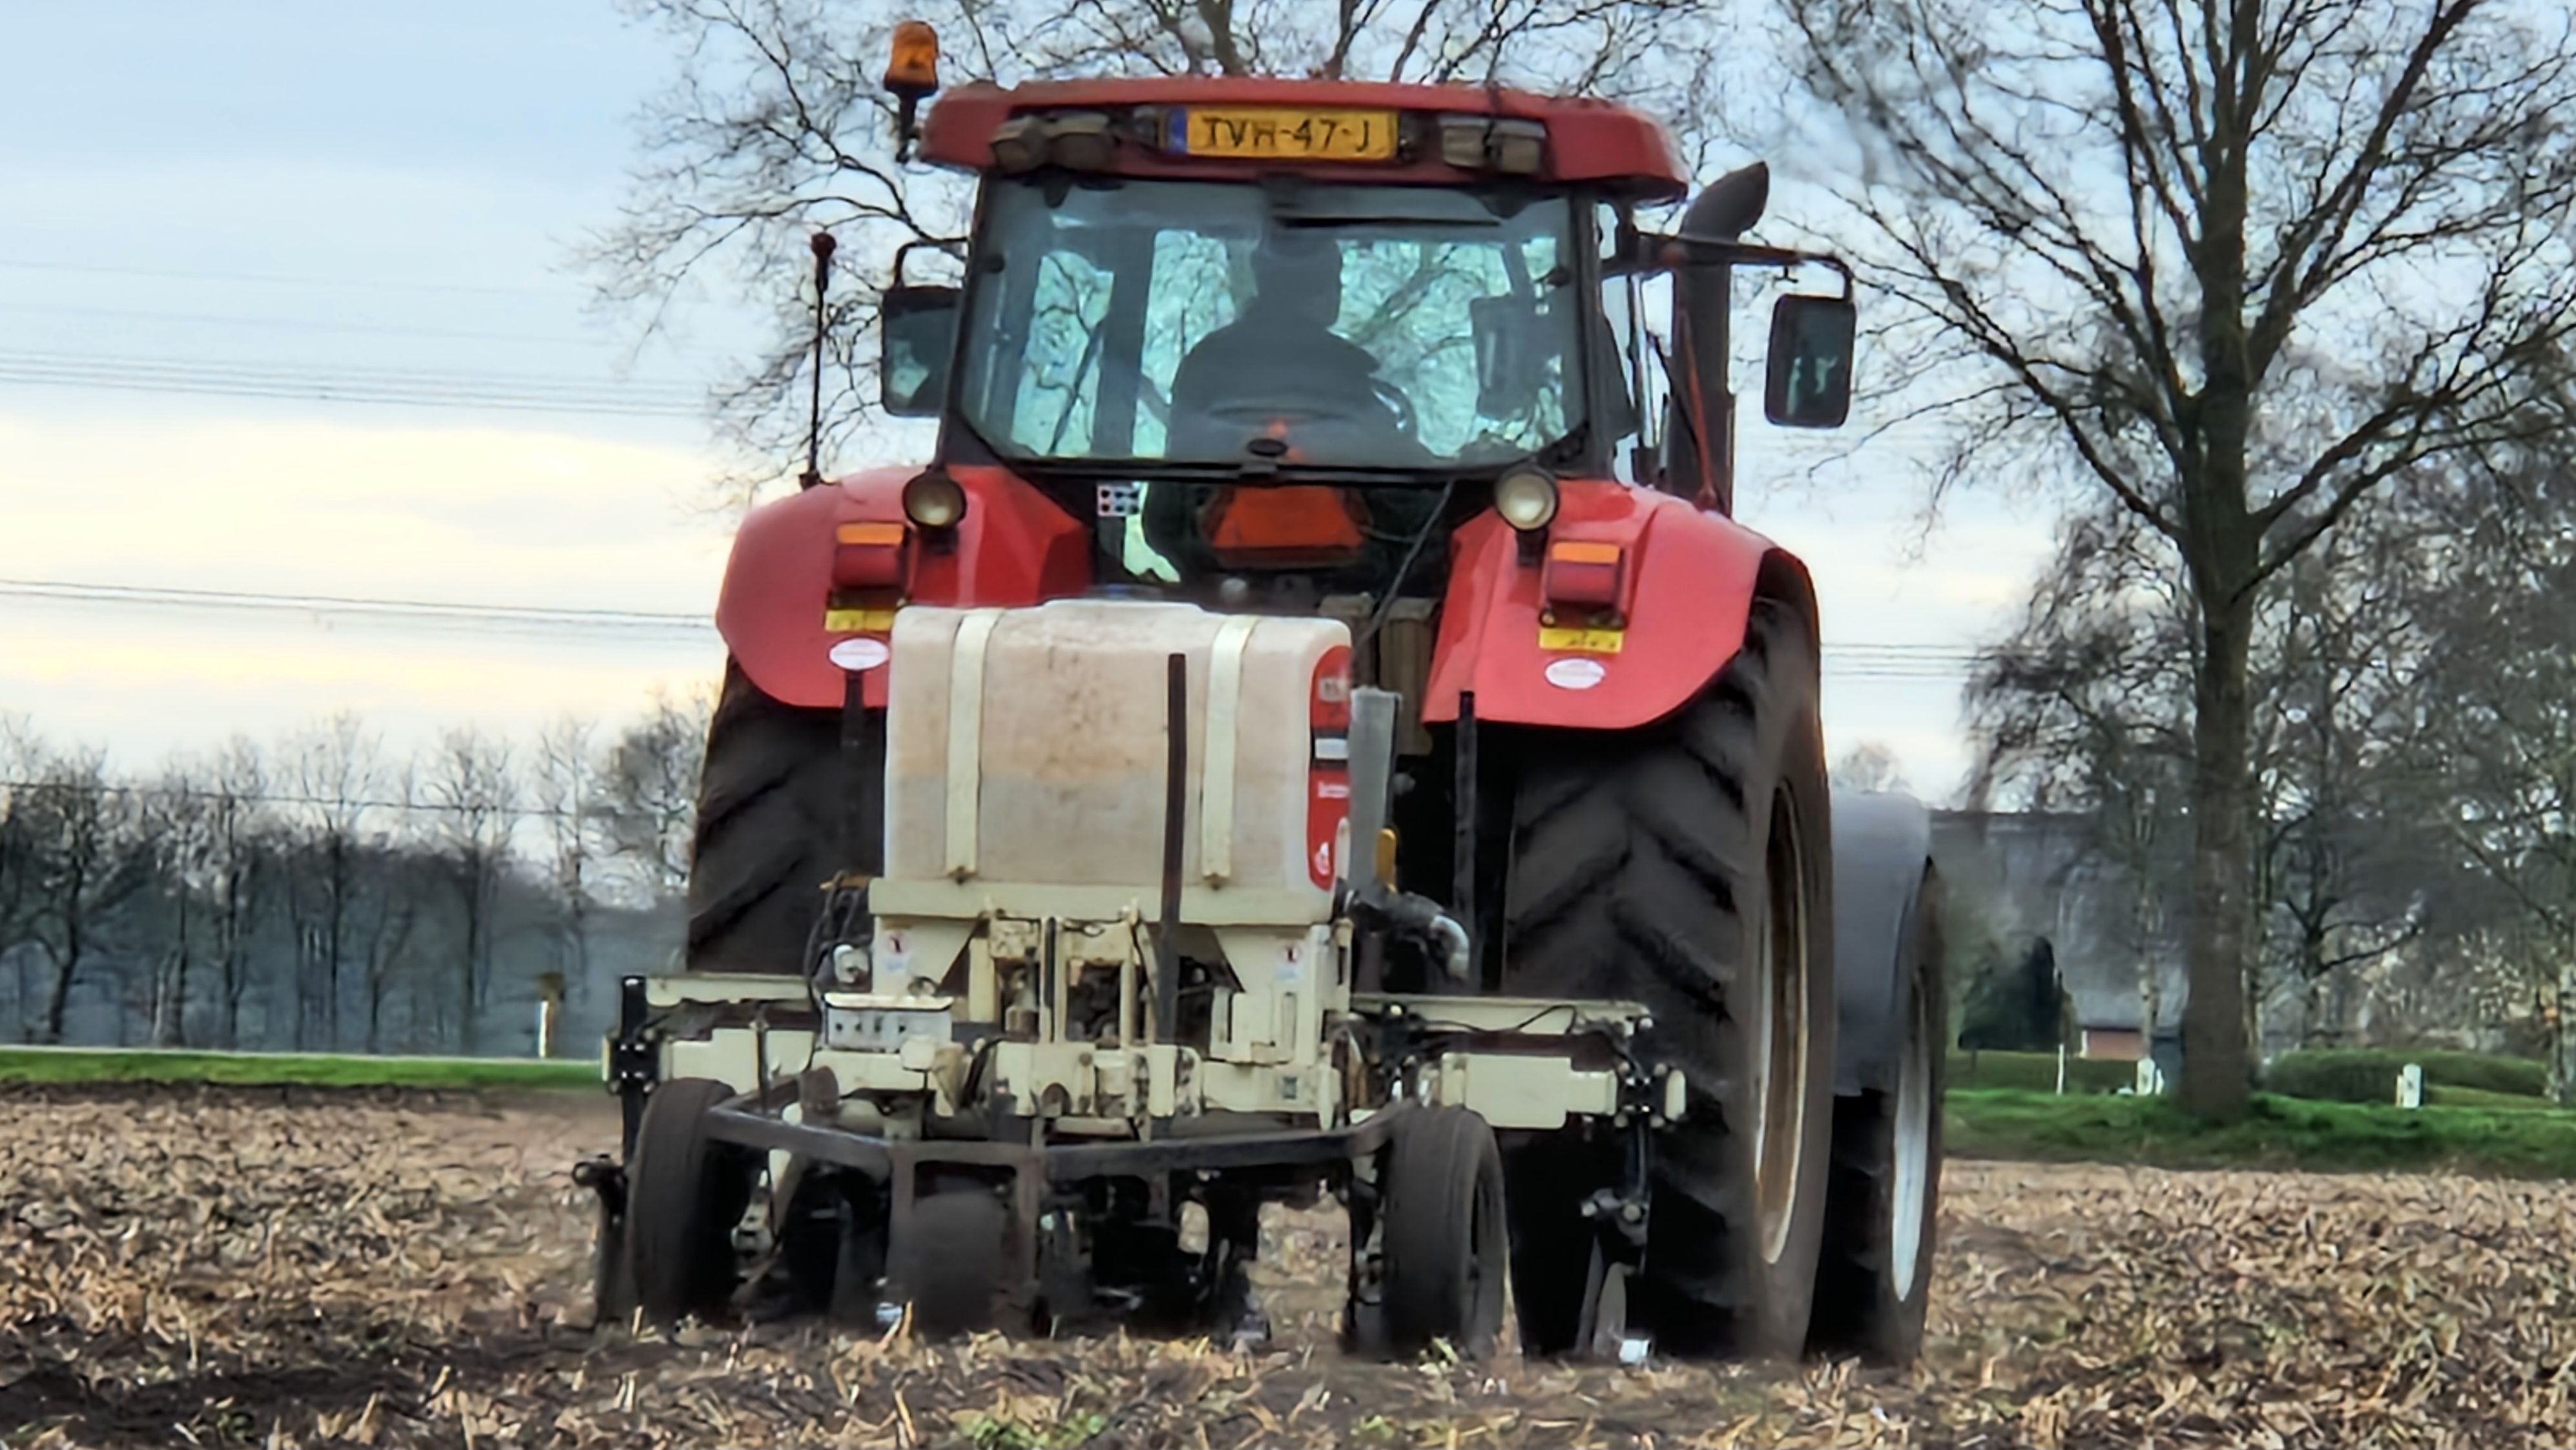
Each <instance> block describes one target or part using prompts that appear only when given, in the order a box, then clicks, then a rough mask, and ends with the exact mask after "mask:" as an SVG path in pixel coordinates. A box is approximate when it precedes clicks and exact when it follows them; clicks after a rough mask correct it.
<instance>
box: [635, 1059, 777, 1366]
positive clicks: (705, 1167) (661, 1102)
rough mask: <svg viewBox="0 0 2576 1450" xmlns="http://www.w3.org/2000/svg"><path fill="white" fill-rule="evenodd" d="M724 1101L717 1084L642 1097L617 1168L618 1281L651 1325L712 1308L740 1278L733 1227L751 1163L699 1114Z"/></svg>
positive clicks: (685, 1085) (747, 1193) (728, 1093)
mask: <svg viewBox="0 0 2576 1450" xmlns="http://www.w3.org/2000/svg"><path fill="white" fill-rule="evenodd" d="M732 1096H733V1089H731V1088H729V1087H726V1086H725V1085H724V1084H722V1083H720V1082H711V1081H709V1080H708V1079H706V1078H701V1077H684V1078H675V1079H673V1080H671V1081H669V1082H666V1083H662V1084H660V1085H658V1086H656V1087H655V1088H654V1089H653V1094H652V1096H651V1097H649V1098H646V1099H645V1100H644V1121H643V1123H642V1125H641V1126H640V1127H639V1128H638V1129H637V1131H636V1134H635V1158H634V1161H633V1163H632V1164H631V1165H630V1166H629V1168H628V1170H627V1188H626V1282H627V1284H628V1285H629V1286H631V1289H632V1291H633V1293H634V1295H635V1303H636V1306H637V1307H638V1308H640V1309H642V1310H643V1311H644V1317H645V1318H646V1319H649V1320H652V1321H653V1322H655V1323H657V1324H667V1323H670V1322H672V1321H674V1320H677V1319H681V1318H685V1317H687V1316H689V1315H692V1314H696V1315H702V1316H703V1315H706V1314H710V1313H712V1312H714V1311H715V1310H717V1309H719V1308H722V1307H723V1306H724V1304H725V1302H726V1301H727V1300H728V1299H730V1298H731V1297H732V1296H733V1291H734V1289H735V1287H736V1286H737V1284H738V1283H739V1281H740V1278H741V1268H740V1265H739V1264H738V1262H737V1261H736V1257H735V1253H734V1244H733V1230H734V1225H735V1223H736V1222H738V1221H739V1220H740V1219H741V1218H742V1214H743V1210H744V1208H745V1207H746V1206H748V1205H749V1203H750V1201H751V1186H752V1176H753V1171H754V1166H753V1164H752V1162H751V1161H750V1158H749V1155H748V1154H746V1153H744V1152H743V1151H742V1150H740V1149H737V1148H735V1147H733V1146H732V1145H730V1144H726V1143H720V1142H717V1141H716V1140H715V1139H713V1138H710V1137H708V1136H707V1131H706V1112H707V1110H708V1109H709V1108H712V1107H714V1106H716V1105H717V1104H719V1103H722V1102H724V1101H726V1100H728V1099H730V1098H731V1097H732Z"/></svg>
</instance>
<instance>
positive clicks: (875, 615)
mask: <svg viewBox="0 0 2576 1450" xmlns="http://www.w3.org/2000/svg"><path fill="white" fill-rule="evenodd" d="M893 628H894V611H893V610H891V609H826V610H824V611H823V632H824V633H826V634H883V633H885V632H886V631H888V630H891V629H893Z"/></svg>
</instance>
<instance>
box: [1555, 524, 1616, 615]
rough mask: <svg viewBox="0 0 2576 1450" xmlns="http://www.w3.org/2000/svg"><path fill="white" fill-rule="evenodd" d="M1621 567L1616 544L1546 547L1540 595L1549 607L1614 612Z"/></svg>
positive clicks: (1584, 542)
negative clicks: (1544, 569)
mask: <svg viewBox="0 0 2576 1450" xmlns="http://www.w3.org/2000/svg"><path fill="white" fill-rule="evenodd" d="M1623 563H1624V560H1623V559H1622V557H1621V555H1620V550H1619V546H1618V545H1617V544H1601V543H1593V542H1591V541H1589V540H1583V539H1563V540H1559V541H1558V542H1556V543H1552V544H1550V545H1548V546H1547V571H1546V574H1545V576H1544V577H1543V578H1542V580H1541V583H1540V592H1541V594H1542V595H1543V596H1544V597H1545V598H1546V600H1547V602H1548V603H1550V604H1562V605H1568V606H1571V607H1574V608H1579V609H1616V608H1617V607H1618V606H1619V582H1620V577H1619V576H1620V572H1621V566H1622V564H1623Z"/></svg>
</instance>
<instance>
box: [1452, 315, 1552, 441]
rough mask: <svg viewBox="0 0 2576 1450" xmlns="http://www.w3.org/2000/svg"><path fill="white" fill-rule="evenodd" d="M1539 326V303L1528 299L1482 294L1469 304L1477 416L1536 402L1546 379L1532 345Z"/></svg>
mask: <svg viewBox="0 0 2576 1450" xmlns="http://www.w3.org/2000/svg"><path fill="white" fill-rule="evenodd" d="M1538 331H1539V318H1538V310H1537V307H1536V306H1535V304H1533V303H1532V302H1530V301H1528V300H1527V299H1524V298H1520V297H1509V296H1506V297H1479V298H1476V299H1475V300H1473V301H1471V302H1469V303H1468V304H1467V333H1468V339H1467V340H1468V342H1469V343H1470V344H1471V346H1472V349H1473V351H1474V353H1475V356H1476V412H1477V414H1478V416H1480V417H1486V418H1517V417H1519V416H1520V415H1522V414H1523V413H1526V412H1528V411H1529V410H1530V408H1531V407H1532V405H1534V404H1536V403H1537V401H1538V394H1539V389H1540V388H1541V387H1543V386H1545V384H1546V381H1547V380H1546V378H1545V377H1544V376H1543V375H1542V372H1543V368H1544V364H1543V363H1541V362H1540V360H1539V353H1538V349H1537V348H1536V347H1535V346H1534V344H1535V342H1536V341H1537V337H1538Z"/></svg>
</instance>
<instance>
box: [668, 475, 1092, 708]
mask: <svg viewBox="0 0 2576 1450" xmlns="http://www.w3.org/2000/svg"><path fill="white" fill-rule="evenodd" d="M920 471H921V470H919V469H916V468H903V467H886V468H871V469H866V470H863V471H861V472H858V473H854V474H851V475H849V476H848V477H846V478H841V479H836V480H834V481H832V482H829V483H825V484H822V485H819V486H817V487H814V488H809V489H804V490H801V491H799V492H797V493H793V494H790V495H788V496H787V497H785V498H781V499H774V500H772V501H770V502H768V503H765V504H762V505H760V506H759V507H758V508H755V509H753V510H752V511H751V512H750V514H749V515H748V516H746V517H745V518H744V519H743V521H742V527H741V529H739V530H738V531H736V533H735V534H734V541H733V553H732V556H731V557H730V558H728V559H727V560H726V561H725V575H724V588H723V592H722V593H721V594H719V595H718V596H717V601H716V631H717V633H719V634H721V635H723V636H724V642H725V648H727V649H729V650H731V651H732V652H733V655H734V658H735V659H736V660H737V661H739V662H740V663H741V665H742V670H743V673H744V674H746V675H748V676H750V677H751V682H752V683H753V684H754V685H757V686H759V687H760V691H761V693H762V694H765V695H768V696H770V697H771V698H773V699H776V700H779V701H782V702H784V703H786V704H790V705H797V706H802V707H805V708H809V709H819V708H822V707H825V706H831V707H836V708H837V707H838V706H839V705H840V704H841V703H842V694H843V691H844V690H845V688H846V685H845V683H844V681H845V677H844V676H843V674H842V672H841V667H840V666H838V665H836V664H834V663H832V648H833V646H835V645H837V644H840V643H841V642H842V641H844V640H848V639H854V638H860V637H871V638H876V639H880V640H882V639H885V638H887V637H888V636H889V635H890V634H891V633H892V625H891V621H890V620H886V619H884V618H883V617H882V616H880V617H878V618H872V619H868V620H865V621H862V622H861V623H864V624H866V625H872V626H876V627H872V628H861V627H853V628H843V629H835V628H833V627H832V626H833V625H834V624H835V623H839V624H852V623H854V621H851V620H849V619H841V620H827V619H826V617H825V616H826V613H827V610H828V608H829V605H830V603H831V597H832V558H833V550H834V547H835V543H834V540H835V537H836V531H837V530H838V529H839V527H840V526H841V525H843V524H853V523H889V524H900V523H902V522H903V521H904V519H903V486H904V484H905V483H906V482H908V481H909V480H911V479H912V478H913V477H914V475H916V474H918V473H919V472H920ZM948 473H949V476H950V477H952V478H955V479H956V480H957V483H958V486H959V487H961V488H963V489H964V490H965V491H966V517H965V518H963V519H961V520H959V521H958V524H957V528H956V537H955V538H954V539H951V540H948V541H945V542H944V544H943V546H942V547H940V548H936V549H933V548H930V547H927V546H926V544H925V541H924V540H923V539H921V538H920V536H919V534H918V532H917V531H915V533H914V534H913V535H912V536H911V537H910V538H909V539H908V541H907V543H906V549H907V551H908V556H909V557H908V561H907V569H908V583H907V587H906V588H905V590H904V602H905V603H908V604H948V605H1002V606H1018V605H1028V604H1036V603H1038V602H1040V601H1042V600H1046V599H1058V598H1063V597H1065V596H1067V595H1073V594H1080V593H1081V592H1082V591H1083V590H1084V589H1086V588H1088V587H1089V586H1090V582H1091V540H1090V535H1089V531H1088V530H1086V529H1085V528H1084V527H1083V525H1082V524H1080V523H1078V522H1076V521H1075V520H1074V519H1073V518H1072V516H1070V515H1068V514H1067V513H1065V511H1064V510H1062V509H1060V508H1058V507H1056V506H1055V505H1054V504H1053V503H1051V502H1049V501H1048V499H1047V497H1046V495H1044V494H1042V493H1039V492H1038V491H1037V490H1036V489H1034V488H1031V487H1030V486H1029V485H1028V484H1026V483H1024V482H1022V481H1021V480H1020V479H1018V478H1016V477H1014V476H1012V475H1011V474H1010V473H1009V472H1008V471H1007V470H1004V469H1000V468H992V467H971V468H970V467H962V466H961V467H956V468H951V469H949V470H948ZM860 686H861V689H862V690H863V691H864V692H865V697H866V701H867V703H868V704H869V705H871V706H873V707H876V708H880V709H882V708H883V707H884V705H885V702H886V668H885V667H880V668H876V669H871V670H868V671H867V672H866V673H865V675H864V676H863V677H862V678H861V681H860Z"/></svg>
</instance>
